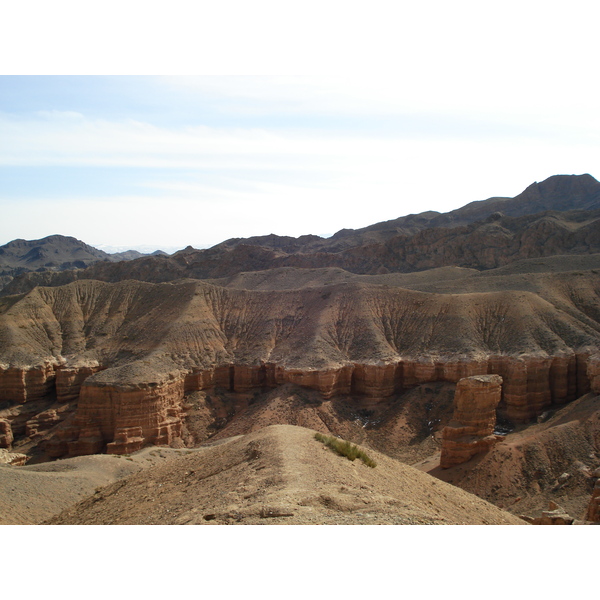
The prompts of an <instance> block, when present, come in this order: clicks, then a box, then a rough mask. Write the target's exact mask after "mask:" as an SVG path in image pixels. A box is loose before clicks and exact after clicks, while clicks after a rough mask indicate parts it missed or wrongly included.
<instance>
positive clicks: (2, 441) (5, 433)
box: [0, 419, 14, 448]
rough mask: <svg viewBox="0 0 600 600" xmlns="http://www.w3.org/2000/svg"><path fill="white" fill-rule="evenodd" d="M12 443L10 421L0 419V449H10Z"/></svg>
mask: <svg viewBox="0 0 600 600" xmlns="http://www.w3.org/2000/svg"><path fill="white" fill-rule="evenodd" d="M13 441H14V437H13V432H12V428H11V426H10V421H7V420H6V419H0V448H10V447H11V445H12V443H13Z"/></svg>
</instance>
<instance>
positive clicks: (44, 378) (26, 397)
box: [0, 362, 56, 404]
mask: <svg viewBox="0 0 600 600" xmlns="http://www.w3.org/2000/svg"><path fill="white" fill-rule="evenodd" d="M55 367H56V365H55V364H52V363H51V362H44V363H43V364H41V365H35V366H31V367H12V366H8V367H3V366H1V365H0V398H1V399H2V400H7V401H9V402H11V403H13V404H22V403H24V402H28V401H33V400H41V399H43V398H45V397H47V396H48V394H50V393H51V392H53V391H54V386H55V382H56V374H55Z"/></svg>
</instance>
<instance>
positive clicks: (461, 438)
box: [440, 375, 502, 469]
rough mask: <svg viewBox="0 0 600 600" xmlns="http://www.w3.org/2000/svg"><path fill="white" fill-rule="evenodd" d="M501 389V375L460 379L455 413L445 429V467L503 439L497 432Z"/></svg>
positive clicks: (443, 453) (463, 460)
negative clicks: (495, 432) (496, 425)
mask: <svg viewBox="0 0 600 600" xmlns="http://www.w3.org/2000/svg"><path fill="white" fill-rule="evenodd" d="M501 390H502V378H501V377H500V376H499V375H475V376H473V377H466V378H464V379H461V380H460V381H459V382H458V384H457V386H456V393H455V396H454V415H453V418H452V421H450V423H449V425H448V426H447V427H445V428H444V429H443V430H442V453H441V458H440V466H441V467H442V468H443V469H447V468H449V467H452V466H454V465H458V464H461V463H463V462H466V461H468V460H470V459H471V458H472V457H473V456H475V455H476V454H478V453H479V452H483V451H485V450H488V449H489V448H491V447H492V446H493V445H494V444H495V443H496V442H497V441H498V439H501V437H500V436H495V435H493V431H494V426H495V424H496V407H497V406H498V404H499V402H500V397H501Z"/></svg>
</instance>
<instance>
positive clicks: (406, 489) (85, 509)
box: [49, 425, 523, 525]
mask: <svg viewBox="0 0 600 600" xmlns="http://www.w3.org/2000/svg"><path fill="white" fill-rule="evenodd" d="M369 454H370V455H371V456H372V457H373V458H374V459H375V460H376V461H377V466H376V467H375V468H369V467H367V466H366V465H364V464H363V463H362V462H360V461H358V460H357V461H354V462H350V461H349V460H348V459H346V458H344V457H341V456H338V455H337V454H335V453H333V452H332V451H331V450H329V449H328V448H326V447H325V446H324V445H323V444H321V443H320V442H318V441H316V440H315V439H314V432H313V431H312V430H309V429H305V428H300V427H295V426H291V425H274V426H270V427H266V428H264V429H261V430H259V431H257V432H254V433H251V434H248V435H245V436H241V437H235V438H230V439H229V440H227V441H224V442H223V443H220V444H219V445H216V446H212V447H206V448H205V449H204V450H202V451H199V452H193V453H190V454H188V455H184V456H180V457H176V458H172V459H170V460H168V461H167V462H165V463H164V464H161V465H158V466H157V467H155V468H154V469H151V470H147V471H144V472H143V473H137V474H134V475H131V476H130V477H128V478H126V479H124V480H123V481H120V482H118V483H116V484H113V485H111V486H109V487H107V488H104V489H102V490H100V491H98V492H97V493H96V494H94V495H93V496H92V497H91V498H89V499H87V500H84V501H82V502H80V503H79V504H78V505H77V506H75V507H73V508H71V509H68V510H66V511H65V512H63V513H62V514H61V515H59V516H58V517H55V518H53V519H51V520H50V521H49V523H52V524H223V523H231V524H235V523H239V524H347V525H350V524H522V523H523V521H521V520H519V519H518V518H516V517H514V516H512V515H510V514H508V513H506V512H504V511H502V510H500V509H498V508H496V507H494V506H493V505H491V504H488V503H487V502H485V501H483V500H481V499H479V498H477V497H476V496H473V495H471V494H468V493H466V492H464V491H462V490H460V489H458V488H455V487H453V486H450V485H448V484H445V483H443V482H441V481H438V480H436V479H434V478H432V477H430V476H429V475H426V474H425V473H422V472H419V471H417V470H416V469H413V468H412V467H409V466H407V465H404V464H402V463H400V462H398V461H395V460H394V459H391V458H389V457H386V456H384V455H382V454H379V453H377V452H374V451H369Z"/></svg>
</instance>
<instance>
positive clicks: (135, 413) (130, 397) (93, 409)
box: [46, 376, 184, 457]
mask: <svg viewBox="0 0 600 600" xmlns="http://www.w3.org/2000/svg"><path fill="white" fill-rule="evenodd" d="M183 395H184V379H183V377H179V378H176V377H175V376H171V377H170V378H166V380H162V381H160V380H159V381H152V382H148V383H141V384H139V385H135V386H134V385H128V386H123V387H118V386H115V385H110V384H105V383H104V382H101V381H94V380H93V378H90V379H88V380H87V381H86V382H85V383H84V384H83V385H82V387H81V393H80V396H79V402H78V406H77V412H76V418H75V419H74V421H72V422H71V423H69V424H68V425H67V426H65V427H64V428H62V429H61V430H59V431H58V432H57V434H56V435H55V437H54V439H53V440H51V441H50V442H49V443H47V444H46V452H47V453H48V454H49V455H51V456H52V457H58V456H64V455H66V454H68V455H69V456H78V455H80V454H96V453H100V452H102V451H103V450H104V449H105V448H106V447H107V444H108V446H109V447H108V448H107V450H108V451H109V452H110V453H112V454H120V453H129V452H131V451H132V448H133V447H135V448H136V449H139V448H141V446H142V445H143V444H144V443H151V444H155V445H169V444H170V443H171V442H172V441H173V440H174V439H175V438H178V437H179V436H180V435H181V425H182V422H181V416H182V407H181V403H182V400H183Z"/></svg>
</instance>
